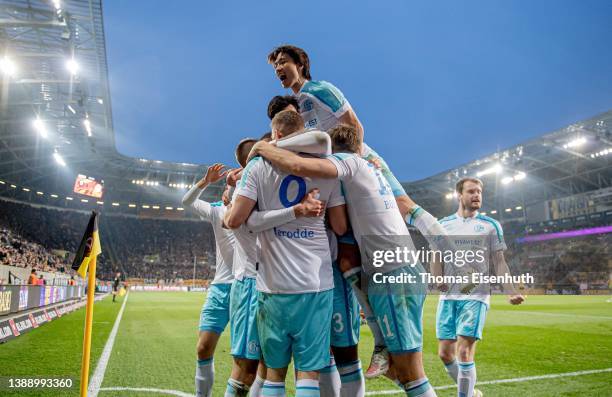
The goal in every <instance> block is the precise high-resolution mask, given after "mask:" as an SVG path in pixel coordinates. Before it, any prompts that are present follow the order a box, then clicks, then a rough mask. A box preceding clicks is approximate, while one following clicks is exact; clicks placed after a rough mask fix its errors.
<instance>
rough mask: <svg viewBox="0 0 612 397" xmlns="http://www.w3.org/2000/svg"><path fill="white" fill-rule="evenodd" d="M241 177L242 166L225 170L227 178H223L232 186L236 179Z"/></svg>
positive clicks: (236, 181)
mask: <svg viewBox="0 0 612 397" xmlns="http://www.w3.org/2000/svg"><path fill="white" fill-rule="evenodd" d="M240 178H242V168H235V169H233V170H230V171H228V172H227V178H225V182H226V183H227V184H228V185H230V186H232V187H236V184H237V183H238V181H239V180H240Z"/></svg>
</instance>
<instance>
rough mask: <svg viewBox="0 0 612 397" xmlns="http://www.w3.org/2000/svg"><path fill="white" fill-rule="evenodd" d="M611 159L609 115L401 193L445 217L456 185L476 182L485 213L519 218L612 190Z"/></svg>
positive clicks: (452, 206) (410, 185) (611, 120)
mask: <svg viewBox="0 0 612 397" xmlns="http://www.w3.org/2000/svg"><path fill="white" fill-rule="evenodd" d="M611 159H612V111H608V112H606V113H603V114H600V115H598V116H596V117H593V118H591V119H589V120H585V121H581V122H578V123H575V124H572V125H570V126H568V127H566V128H563V129H561V130H558V131H555V132H552V133H549V134H545V135H543V136H540V137H538V138H535V139H532V140H529V141H527V142H524V143H522V144H520V145H517V146H514V147H511V148H508V149H505V150H500V151H498V152H496V153H493V154H491V155H489V156H486V157H484V158H480V159H477V160H474V161H472V162H470V163H468V164H464V165H461V166H459V167H456V168H453V169H451V170H448V171H444V172H441V173H439V174H437V175H434V176H431V177H428V178H425V179H422V180H419V181H415V182H411V183H405V184H404V187H405V188H406V191H407V192H408V194H410V195H411V196H412V197H413V199H414V200H415V201H416V202H418V203H420V204H421V205H422V206H423V207H425V208H428V209H430V211H431V212H432V213H434V214H436V215H437V216H444V215H448V214H449V213H451V212H453V211H455V210H456V207H457V202H456V195H455V193H454V188H455V184H456V182H457V181H458V180H459V179H461V178H463V177H468V176H471V177H478V178H480V179H481V180H482V181H483V182H484V189H483V209H484V210H485V211H495V212H493V214H495V213H498V214H499V215H498V217H501V218H506V219H509V218H517V217H519V218H520V217H525V211H526V210H528V208H529V206H530V205H532V204H535V203H542V202H545V201H547V200H551V199H555V198H561V197H567V196H572V195H576V194H581V193H586V192H590V191H595V190H599V189H605V188H608V187H610V186H612V167H611V161H610V160H611ZM508 209H510V211H508ZM517 209H518V211H519V213H518V214H517V211H516V210H517ZM502 212H503V214H502ZM502 215H503V216H502ZM526 218H528V216H527V217H526Z"/></svg>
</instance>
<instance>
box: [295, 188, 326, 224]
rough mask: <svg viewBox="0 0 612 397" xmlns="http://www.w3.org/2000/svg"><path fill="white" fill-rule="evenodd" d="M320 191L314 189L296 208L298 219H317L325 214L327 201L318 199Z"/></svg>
mask: <svg viewBox="0 0 612 397" xmlns="http://www.w3.org/2000/svg"><path fill="white" fill-rule="evenodd" d="M318 197H319V189H316V188H315V189H312V190H311V191H309V192H308V194H307V195H306V196H304V198H303V199H302V201H301V202H300V203H299V204H296V205H295V207H294V211H295V216H296V218H299V217H317V216H321V215H323V213H324V212H325V201H321V200H319V199H318Z"/></svg>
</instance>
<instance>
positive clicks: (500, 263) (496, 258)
mask: <svg viewBox="0 0 612 397" xmlns="http://www.w3.org/2000/svg"><path fill="white" fill-rule="evenodd" d="M493 269H494V271H495V275H496V276H504V275H510V268H508V264H507V263H506V258H505V257H504V251H502V250H499V251H495V252H493ZM502 288H503V289H504V292H505V293H506V294H508V300H509V301H510V303H511V304H513V305H520V304H521V303H523V301H524V300H525V298H524V297H523V296H522V295H521V294H519V293H518V292H517V291H516V288H514V285H513V284H512V283H504V284H502Z"/></svg>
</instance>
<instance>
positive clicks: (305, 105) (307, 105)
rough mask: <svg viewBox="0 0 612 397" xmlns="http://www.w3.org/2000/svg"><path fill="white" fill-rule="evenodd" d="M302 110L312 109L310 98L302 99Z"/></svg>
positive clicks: (308, 110)
mask: <svg viewBox="0 0 612 397" xmlns="http://www.w3.org/2000/svg"><path fill="white" fill-rule="evenodd" d="M302 110H303V111H304V112H310V111H311V110H312V101H311V100H310V99H308V100H306V101H304V103H303V104H302Z"/></svg>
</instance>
